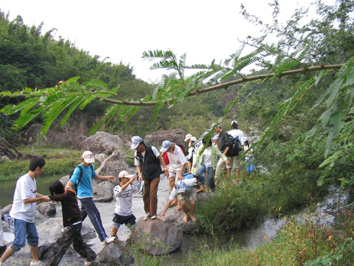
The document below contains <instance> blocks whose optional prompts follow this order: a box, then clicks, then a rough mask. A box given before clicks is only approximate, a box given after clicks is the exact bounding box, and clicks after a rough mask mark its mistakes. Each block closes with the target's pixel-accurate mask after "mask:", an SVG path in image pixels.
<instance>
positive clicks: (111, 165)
mask: <svg viewBox="0 0 354 266" xmlns="http://www.w3.org/2000/svg"><path fill="white" fill-rule="evenodd" d="M128 168H129V166H128V164H127V158H126V156H125V153H124V152H123V151H121V150H116V151H114V152H113V153H112V154H111V155H110V156H109V157H108V158H106V159H105V160H104V161H103V162H102V163H101V165H100V167H98V168H97V169H96V173H97V174H99V175H105V176H106V175H112V176H115V177H117V178H118V175H119V172H120V171H122V170H127V169H128ZM118 182H119V181H118V179H117V180H116V182H115V184H116V185H118Z"/></svg>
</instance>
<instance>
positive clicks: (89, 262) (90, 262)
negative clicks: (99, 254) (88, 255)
mask: <svg viewBox="0 0 354 266" xmlns="http://www.w3.org/2000/svg"><path fill="white" fill-rule="evenodd" d="M92 263H94V261H86V262H85V266H89V265H91V264H92Z"/></svg>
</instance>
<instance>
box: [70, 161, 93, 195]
mask: <svg viewBox="0 0 354 266" xmlns="http://www.w3.org/2000/svg"><path fill="white" fill-rule="evenodd" d="M90 167H91V170H92V171H93V166H92V164H90ZM76 168H79V169H80V176H79V180H78V181H77V184H74V190H75V191H76V192H77V187H78V186H79V184H80V181H81V178H82V175H83V174H84V170H83V169H82V167H81V165H77V166H75V167H74V169H73V170H71V173H70V176H69V180H70V179H71V176H72V175H73V174H74V171H75V169H76Z"/></svg>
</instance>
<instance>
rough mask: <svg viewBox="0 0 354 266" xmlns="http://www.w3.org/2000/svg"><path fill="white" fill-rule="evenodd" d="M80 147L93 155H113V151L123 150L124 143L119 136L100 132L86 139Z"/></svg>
mask: <svg viewBox="0 0 354 266" xmlns="http://www.w3.org/2000/svg"><path fill="white" fill-rule="evenodd" d="M79 146H80V149H82V150H89V151H92V152H93V153H105V154H112V152H113V151H115V150H118V149H121V148H122V146H123V141H122V140H121V139H120V138H119V137H118V136H117V135H112V134H109V133H106V132H103V131H98V132H96V134H95V135H92V136H90V137H88V138H86V139H85V140H84V141H83V142H81V143H80V145H79Z"/></svg>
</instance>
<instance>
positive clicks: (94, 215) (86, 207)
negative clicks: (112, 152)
mask: <svg viewBox="0 0 354 266" xmlns="http://www.w3.org/2000/svg"><path fill="white" fill-rule="evenodd" d="M94 162H95V158H94V156H93V153H92V152H91V151H85V152H84V153H83V154H82V155H81V164H79V165H78V167H76V168H75V170H74V172H73V174H72V176H71V178H70V180H69V181H68V183H67V186H70V187H72V188H73V187H77V197H78V199H79V200H80V202H81V217H82V221H84V220H85V218H86V217H87V216H88V217H89V218H90V221H91V223H92V225H93V227H94V228H95V230H96V232H97V234H98V237H99V239H100V240H101V241H102V244H104V245H105V244H109V243H111V242H113V241H114V237H109V236H107V234H106V231H105V230H104V228H103V225H102V220H101V215H100V212H99V211H98V209H97V207H96V205H95V203H94V202H93V193H92V179H94V178H96V179H98V180H105V181H106V180H109V181H115V180H116V178H115V177H114V176H102V175H98V174H97V173H96V171H95V168H94V166H93V163H94ZM79 167H81V169H82V170H80V169H79ZM81 171H82V172H81Z"/></svg>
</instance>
